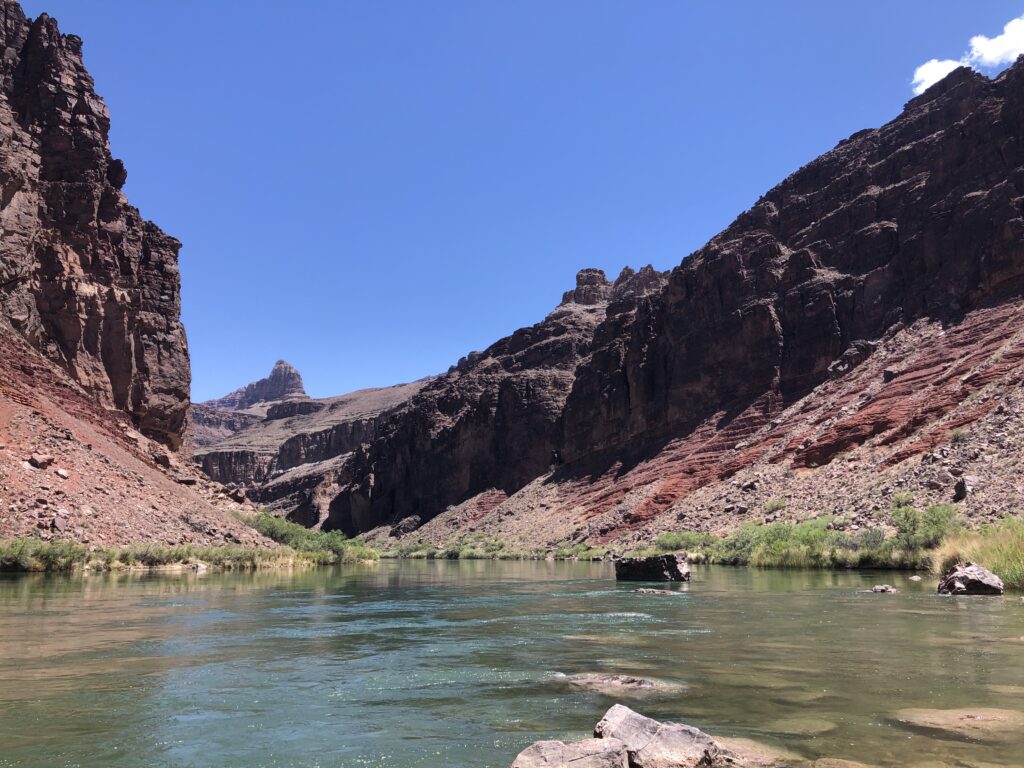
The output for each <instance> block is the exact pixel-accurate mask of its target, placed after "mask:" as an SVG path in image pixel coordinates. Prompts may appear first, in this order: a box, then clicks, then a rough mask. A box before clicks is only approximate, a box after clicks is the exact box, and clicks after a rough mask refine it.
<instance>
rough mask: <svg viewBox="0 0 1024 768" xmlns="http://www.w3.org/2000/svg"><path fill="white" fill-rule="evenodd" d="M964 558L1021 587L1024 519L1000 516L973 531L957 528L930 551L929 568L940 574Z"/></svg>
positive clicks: (1005, 582)
mask: <svg viewBox="0 0 1024 768" xmlns="http://www.w3.org/2000/svg"><path fill="white" fill-rule="evenodd" d="M966 562H971V563H978V564H979V565H982V566H984V567H985V568H988V569H989V570H990V571H992V573H994V574H995V575H996V576H998V577H999V578H1001V579H1002V580H1003V583H1004V584H1005V585H1006V586H1007V587H1009V588H1010V589H1018V590H1020V589H1024V519H1022V518H1020V517H1004V518H1003V519H1002V520H1000V521H998V522H996V523H993V524H992V525H987V526H984V527H982V528H980V529H979V530H977V531H960V532H959V533H955V534H953V535H951V536H950V537H948V538H947V539H946V540H945V541H943V542H942V543H941V544H940V545H938V547H937V548H936V550H935V552H934V553H933V555H932V569H933V570H934V571H935V572H936V573H937V574H940V575H941V574H944V573H946V572H947V571H949V570H950V569H951V568H952V567H953V566H955V565H957V564H958V563H966Z"/></svg>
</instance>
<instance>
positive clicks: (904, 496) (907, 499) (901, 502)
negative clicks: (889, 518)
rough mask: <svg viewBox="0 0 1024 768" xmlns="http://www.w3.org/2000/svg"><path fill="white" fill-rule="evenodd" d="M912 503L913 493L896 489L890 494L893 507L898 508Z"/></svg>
mask: <svg viewBox="0 0 1024 768" xmlns="http://www.w3.org/2000/svg"><path fill="white" fill-rule="evenodd" d="M913 503H914V496H913V494H911V493H907V492H906V491H896V493H894V494H893V495H892V506H893V507H894V508H895V509H900V508H902V507H909V506H910V505H912V504H913Z"/></svg>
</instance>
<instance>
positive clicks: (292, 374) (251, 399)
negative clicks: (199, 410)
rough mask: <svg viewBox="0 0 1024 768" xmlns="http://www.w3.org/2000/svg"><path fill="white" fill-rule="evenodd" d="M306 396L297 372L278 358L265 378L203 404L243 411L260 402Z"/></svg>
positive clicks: (210, 406) (303, 397)
mask: <svg viewBox="0 0 1024 768" xmlns="http://www.w3.org/2000/svg"><path fill="white" fill-rule="evenodd" d="M308 397H309V395H307V394H306V389H305V387H304V386H303V384H302V376H300V375H299V372H298V371H297V370H295V368H294V367H293V366H292V365H291V364H290V363H287V362H285V361H284V360H278V361H277V362H276V363H274V368H273V369H272V370H271V371H270V375H269V376H267V378H265V379H260V380H259V381H254V382H253V383H252V384H247V385H246V386H244V387H241V388H240V389H236V390H235V391H234V392H232V393H231V394H228V395H225V396H224V397H221V398H219V399H217V400H208V401H206V402H205V403H203V405H205V406H207V407H208V408H219V409H225V410H233V411H244V410H245V409H247V408H252V407H253V406H256V405H260V404H262V403H276V402H278V401H281V400H295V399H300V400H305V399H308Z"/></svg>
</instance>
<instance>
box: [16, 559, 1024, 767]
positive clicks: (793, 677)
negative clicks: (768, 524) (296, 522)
mask: <svg viewBox="0 0 1024 768" xmlns="http://www.w3.org/2000/svg"><path fill="white" fill-rule="evenodd" d="M879 581H887V582H889V583H893V584H895V585H896V586H897V587H898V588H899V589H900V592H899V594H896V595H874V594H870V593H866V592H864V590H865V588H869V587H870V585H871V584H873V583H876V582H879ZM635 587H636V585H627V584H618V585H617V584H616V582H615V581H614V578H613V573H612V570H611V566H609V565H607V564H602V563H551V562H486V561H462V562H459V561H455V562H448V561H443V562H442V561H403V562H393V561H392V562H389V561H385V562H382V563H381V564H380V565H379V566H365V567H345V568H338V569H319V570H308V571H298V572H269V573H256V574H208V575H202V576H198V575H187V576H143V575H90V576H78V577H68V578H61V577H39V576H2V577H0V766H4V767H5V768H6V767H7V766H45V767H46V768H56V767H57V766H88V767H89V768H107V767H108V766H130V767H132V768H134V767H135V766H145V767H146V768H152V767H154V766H239V767H240V768H241V767H246V768H259V767H261V766H324V767H325V768H327V767H331V766H395V767H396V768H412V767H413V766H466V767H474V766H497V767H498V768H502V767H504V766H508V765H509V763H510V762H511V761H512V759H513V757H514V756H515V755H516V754H517V753H518V752H519V751H520V750H521V749H522V748H523V747H525V746H526V745H528V744H530V743H531V742H533V741H535V740H537V739H542V738H562V739H578V738H583V737H585V736H587V735H589V731H590V730H591V729H592V728H593V726H594V723H596V722H597V720H598V719H600V717H601V715H602V714H603V713H604V711H605V710H606V709H607V708H608V707H609V706H611V704H613V703H615V701H616V700H615V699H610V698H608V697H606V696H603V695H601V694H598V693H593V692H589V691H580V690H573V689H571V688H570V687H569V686H567V685H566V684H565V681H564V680H563V679H562V678H561V675H564V674H572V673H579V672H615V673H629V674H633V675H638V676H644V677H653V678H658V679H660V680H665V681H669V682H673V683H680V684H685V689H680V688H678V687H676V688H674V689H672V691H671V692H670V693H668V694H665V695H645V696H642V697H637V698H620V699H618V700H620V701H621V702H622V703H625V704H627V705H628V706H631V707H633V708H634V709H636V710H638V711H640V712H642V713H644V714H647V715H650V716H652V717H656V718H659V719H675V720H680V721H683V722H687V723H690V724H692V725H697V726H699V727H701V728H703V729H704V730H707V731H708V732H710V733H712V734H713V735H720V736H742V737H747V738H752V739H756V740H758V741H762V742H766V743H770V744H773V745H779V746H785V747H787V748H788V749H789V750H791V751H795V752H797V753H800V754H801V755H804V756H807V757H841V758H846V759H850V760H858V761H861V762H864V763H868V764H871V765H877V766H901V767H902V766H915V765H920V766H922V767H923V766H932V765H936V766H937V765H950V766H968V765H984V766H996V765H998V766H1022V765H1024V734H1019V736H1020V738H1019V739H1017V738H1010V739H1008V740H1007V739H1003V740H1000V741H997V742H992V743H970V742H965V741H957V740H952V739H944V738H938V737H935V736H931V735H926V734H924V733H918V732H913V731H909V730H906V729H905V728H901V727H900V726H898V725H897V724H895V723H894V722H893V721H892V720H891V719H890V718H891V716H892V713H893V712H894V711H895V710H897V709H899V708H902V707H935V708H959V707H985V706H987V707H1000V708H1004V709H1014V710H1024V603H1022V602H1021V599H1020V597H1019V596H1007V597H1005V598H943V597H939V596H937V595H935V594H934V592H933V590H934V583H933V579H932V578H931V577H930V576H926V577H925V579H924V580H923V581H922V582H912V581H909V580H908V578H907V576H906V575H894V574H865V573H825V572H803V571H759V570H752V569H751V570H747V569H740V568H719V567H712V568H700V567H698V568H695V569H694V574H693V582H692V583H691V584H690V585H688V587H687V588H686V590H685V592H684V593H683V594H680V595H678V596H673V597H660V596H657V595H645V594H638V593H636V592H634V591H633V589H634V588H635Z"/></svg>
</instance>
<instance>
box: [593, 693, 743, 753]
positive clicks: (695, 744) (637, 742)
mask: <svg viewBox="0 0 1024 768" xmlns="http://www.w3.org/2000/svg"><path fill="white" fill-rule="evenodd" d="M594 735H595V736H597V737H598V738H609V739H617V740H618V741H621V742H622V743H624V744H625V745H626V751H627V752H628V753H629V765H630V766H632V767H633V768H696V767H697V766H711V765H718V764H720V762H721V760H722V759H723V758H724V757H725V756H726V754H727V753H726V752H725V751H724V750H723V749H722V748H721V747H720V746H719V745H718V743H717V742H716V741H715V740H714V739H712V738H711V737H710V736H708V735H707V734H706V733H704V731H701V730H699V729H697V728H694V727H692V726H689V725H682V724H679V723H659V722H658V721H657V720H652V719H651V718H649V717H644V716H643V715H640V714H637V713H636V712H634V711H633V710H631V709H629V707H624V706H622V705H621V704H616V705H615V706H614V707H612V708H611V709H609V710H608V712H607V713H605V716H604V717H603V718H601V722H599V723H598V724H597V725H596V726H595V727H594Z"/></svg>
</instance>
